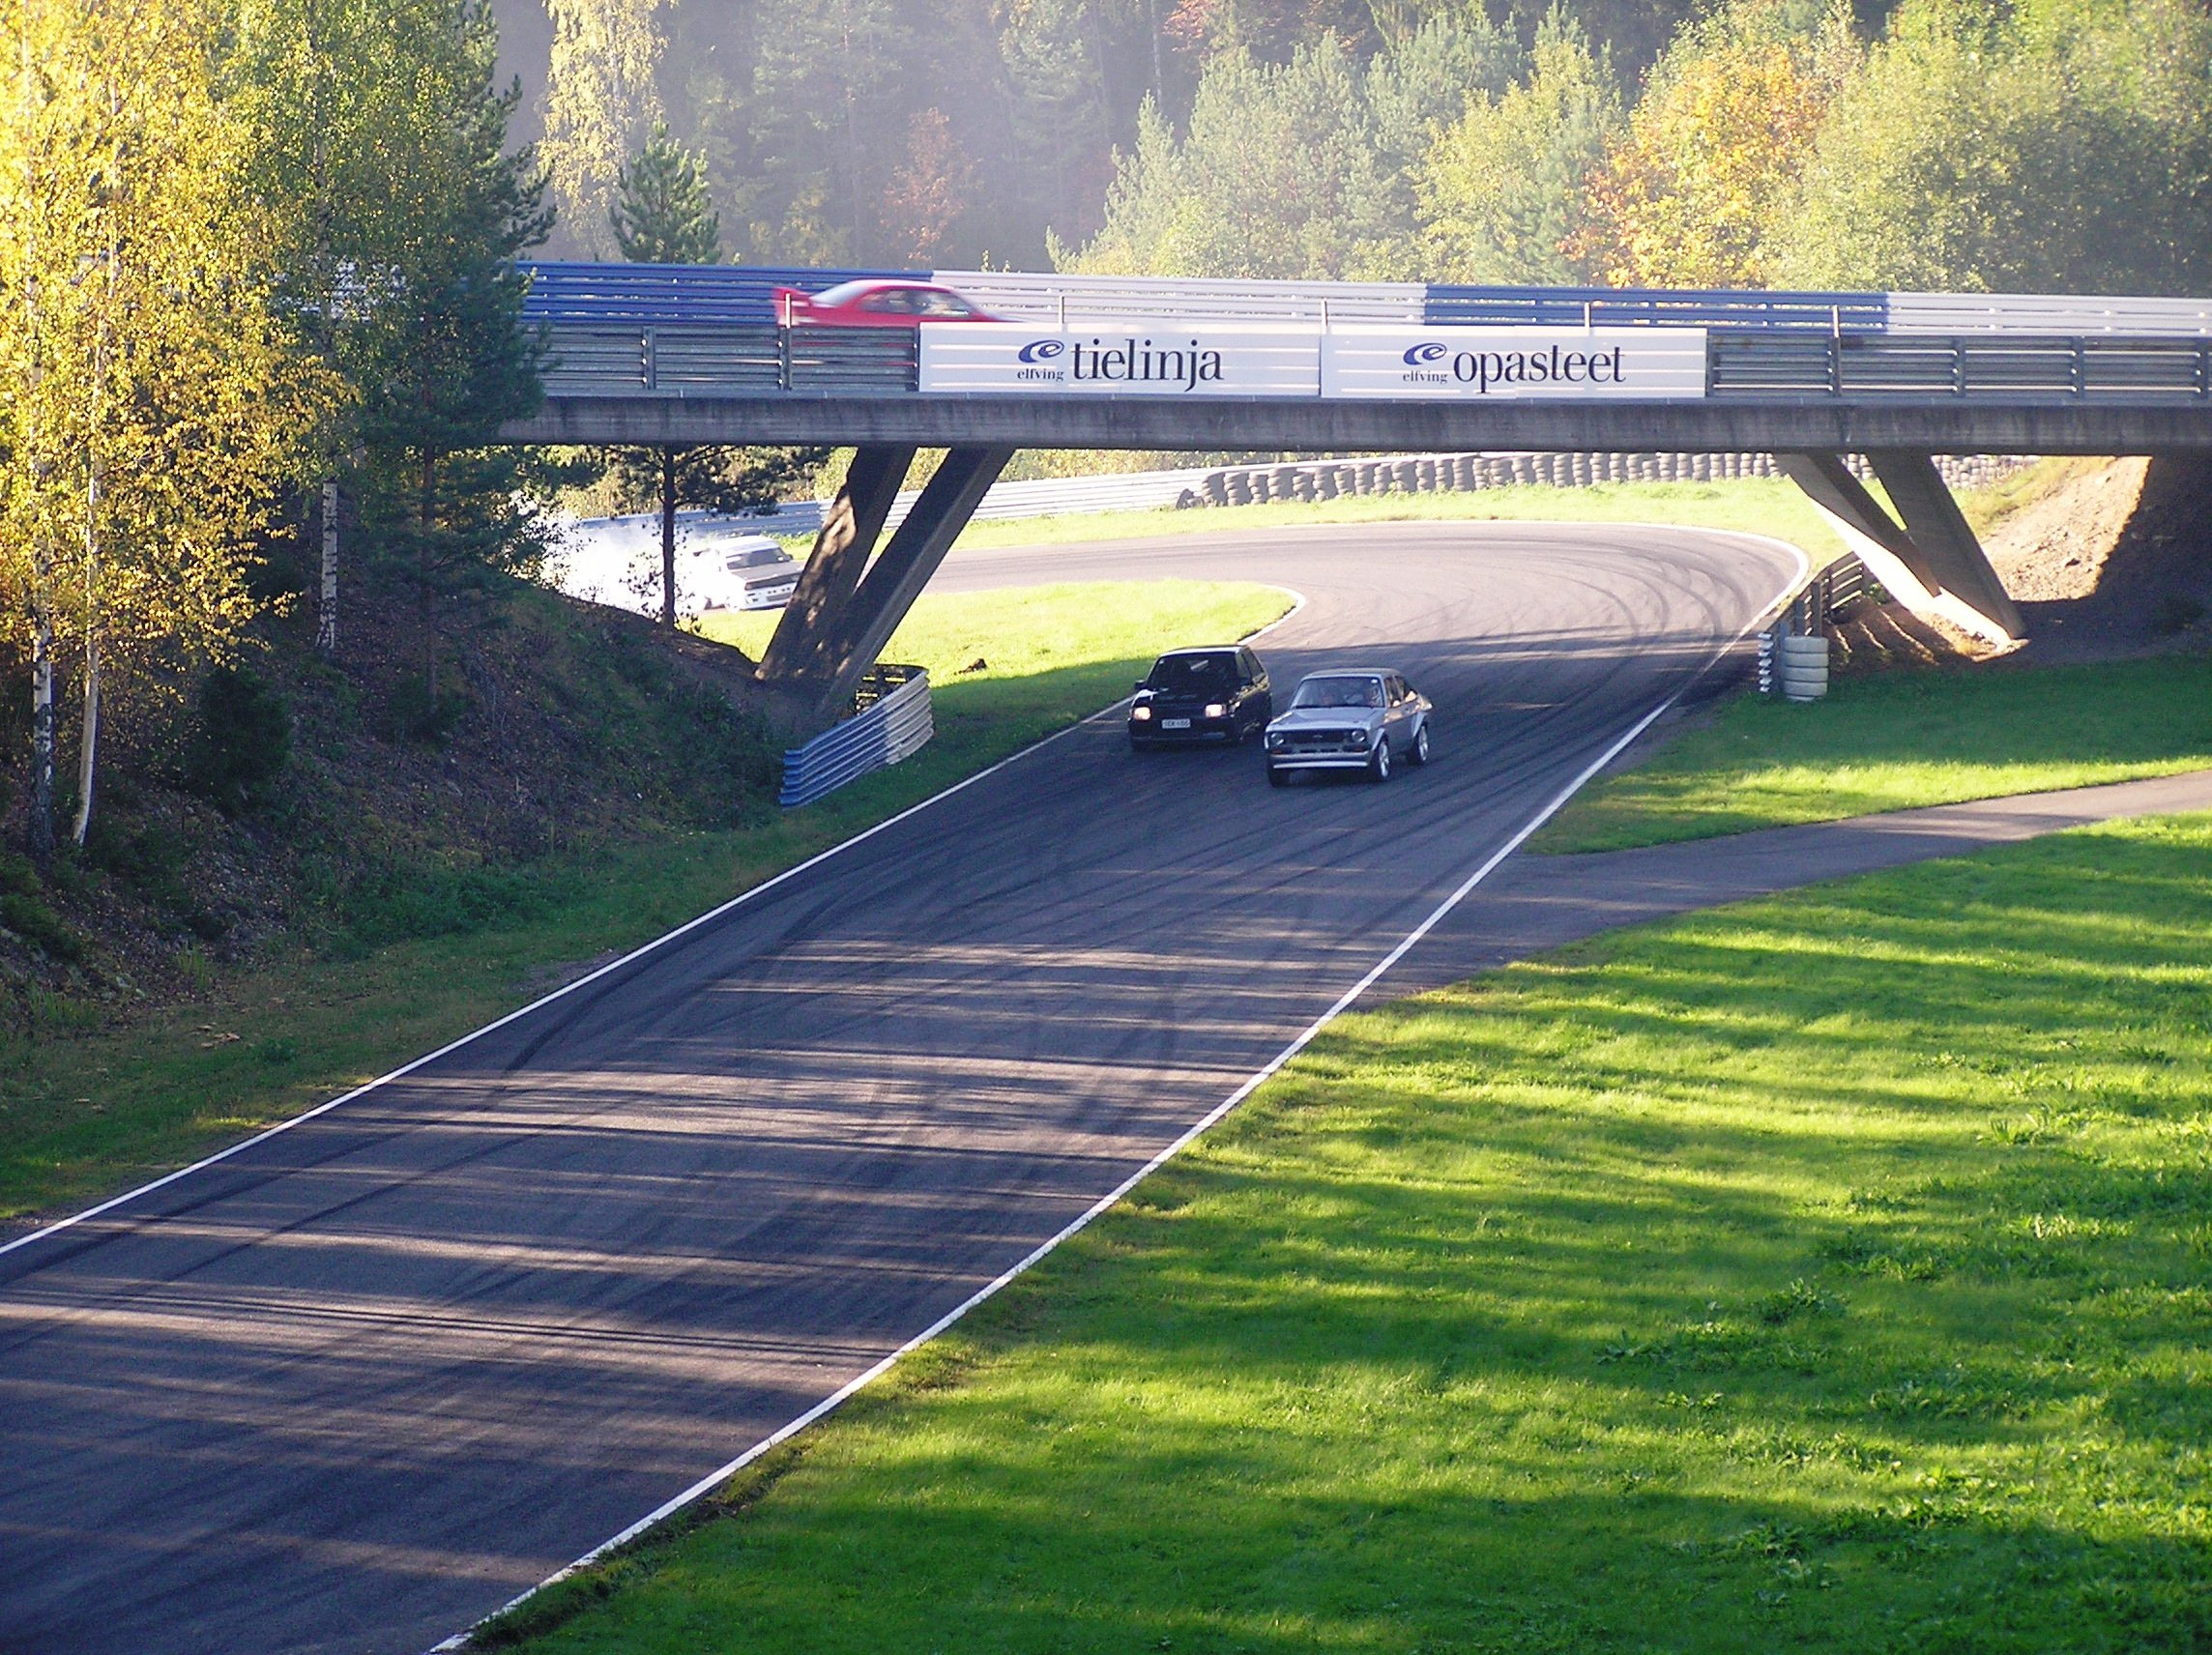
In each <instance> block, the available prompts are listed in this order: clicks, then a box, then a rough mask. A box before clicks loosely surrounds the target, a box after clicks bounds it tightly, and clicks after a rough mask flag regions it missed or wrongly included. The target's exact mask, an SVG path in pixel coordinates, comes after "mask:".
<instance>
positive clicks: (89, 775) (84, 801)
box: [70, 638, 100, 848]
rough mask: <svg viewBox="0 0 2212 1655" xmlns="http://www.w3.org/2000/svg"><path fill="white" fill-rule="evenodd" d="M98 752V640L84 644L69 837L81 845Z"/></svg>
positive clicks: (88, 818)
mask: <svg viewBox="0 0 2212 1655" xmlns="http://www.w3.org/2000/svg"><path fill="white" fill-rule="evenodd" d="M99 755H100V641H99V640H98V639H97V638H94V639H88V640H86V643H85V646H84V740H83V744H82V745H81V746H80V747H79V748H78V749H77V758H76V821H75V822H74V823H73V825H72V826H71V827H70V839H71V841H72V842H73V844H75V845H77V846H78V847H80V848H81V847H82V846H83V844H84V836H85V835H86V834H87V833H89V832H90V831H91V830H92V781H93V773H94V770H95V768H96V767H97V766H98V764H99Z"/></svg>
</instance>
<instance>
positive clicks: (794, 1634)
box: [530, 819, 2212, 1655]
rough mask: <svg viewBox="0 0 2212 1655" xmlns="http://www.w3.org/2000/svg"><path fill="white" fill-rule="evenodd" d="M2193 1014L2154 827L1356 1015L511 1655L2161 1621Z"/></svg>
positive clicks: (2189, 1441) (2210, 830)
mask: <svg viewBox="0 0 2212 1655" xmlns="http://www.w3.org/2000/svg"><path fill="white" fill-rule="evenodd" d="M2208 995H2212V822H2208V821H2207V820H2205V819H2194V820H2189V821H2185V822H2181V823H2169V824H2164V825H2159V824H2135V825H2128V826H2123V827H2110V828H2106V829H2099V830H2095V831H2090V832H2081V833H2074V834H2068V835H2065V836H2062V837H2057V838H2052V839H2048V840H2044V841H2041V842H2038V843H2035V844H2032V845H2026V846H2021V847H2016V848H2010V849H2007V850H2004V851H2000V852H1996V853H1992V854H1988V855H1984V856H1980V857H1973V858H1970V859H1964V860H1959V861H1950V862H1937V863H1931V864H1925V865H1922V866H1919V867H1915V868H1911V869H1908V870H1905V871H1902V872H1898V873H1894V874H1887V875H1882V876H1878V877H1873V878H1866V879H1859V880H1854V881H1850V882H1848V883H1842V884H1838V885H1835V886H1827V887H1823V888H1819V889H1816V890H1813V891H1810V892H1805V893H1799V894H1795V895H1792V896H1790V897H1786V898H1780V899H1775V900H1769V901H1764V902H1761V903H1757V904H1751V905H1745V906H1742V907H1737V908H1733V909H1729V910H1724V911H1719V912H1715V913H1713V914H1711V915H1703V916H1699V917H1695V918H1691V919H1687V920H1682V921H1677V922H1672V923H1669V924H1667V925H1665V926H1661V927H1654V928H1648V929H1644V930H1640V931H1634V932H1629V933H1624V934H1620V935H1617V936H1615V937H1614V938H1610V939H1607V940H1605V941H1603V942H1600V943H1597V944H1588V945H1584V946H1581V947H1578V948H1575V949H1572V950H1568V951H1566V952H1564V953H1561V954H1557V955H1554V956H1551V957H1549V958H1546V959H1543V960H1539V961H1535V962H1531V963H1528V964H1525V965H1522V966H1518V967H1515V968H1512V969H1510V970H1507V971H1504V972H1501V973H1496V974H1494V975H1491V976H1488V977H1485V978H1482V979H1479V980H1477V981H1475V982H1473V983H1470V984H1466V985H1462V986H1460V987H1458V988H1455V989H1452V990H1448V991H1445V992H1443V993H1441V994H1436V995H1431V996H1427V997H1424V998H1421V999H1418V1000H1414V1001H1410V1002H1404V1003H1402V1004H1400V1005H1397V1006H1395V1007H1391V1008H1389V1009H1386V1010H1383V1011H1381V1012H1378V1013H1374V1014H1369V1015H1363V1016H1357V1017H1353V1018H1349V1019H1346V1020H1345V1021H1343V1022H1340V1023H1339V1024H1338V1025H1336V1026H1335V1028H1334V1029H1333V1030H1332V1031H1330V1032H1329V1033H1328V1034H1327V1035H1325V1036H1324V1038H1323V1039H1322V1040H1321V1041H1320V1042H1318V1043H1317V1044H1316V1046H1315V1047H1314V1048H1313V1049H1312V1050H1311V1051H1310V1052H1309V1053H1308V1054H1307V1055H1306V1056H1305V1057H1303V1058H1302V1059H1300V1060H1298V1061H1297V1062H1296V1063H1295V1064H1294V1065H1293V1066H1292V1068H1291V1069H1290V1070H1289V1071H1288V1072H1287V1073H1286V1074H1285V1075H1284V1076H1283V1077H1281V1078H1280V1079H1278V1080H1277V1081H1275V1082H1273V1083H1271V1084H1270V1085H1269V1086H1268V1087H1266V1089H1263V1090H1262V1091H1261V1092H1260V1093H1259V1094H1257V1095H1256V1096H1255V1097H1254V1099H1253V1100H1252V1101H1251V1103H1249V1104H1248V1105H1247V1106H1246V1108H1245V1109H1244V1110H1243V1111H1242V1112H1241V1113H1240V1114H1239V1115H1238V1116H1237V1117H1233V1118H1231V1120H1230V1121H1229V1122H1227V1123H1226V1124H1225V1125H1224V1126H1223V1127H1222V1128H1221V1129H1219V1130H1218V1131H1217V1132H1216V1133H1215V1134H1214V1135H1212V1136H1211V1137H1210V1138H1209V1139H1208V1140H1206V1141H1204V1142H1202V1143H1201V1144H1200V1145H1199V1146H1197V1147H1194V1148H1193V1149H1192V1150H1191V1151H1190V1152H1189V1153H1188V1154H1187V1155H1186V1156H1184V1157H1183V1158H1182V1159H1181V1160H1180V1161H1179V1162H1178V1163H1176V1164H1175V1165H1174V1166H1172V1167H1171V1168H1169V1169H1168V1170H1167V1171H1165V1172H1163V1173H1162V1174H1160V1175H1159V1176H1155V1177H1154V1178H1152V1179H1151V1180H1150V1181H1149V1182H1148V1183H1147V1184H1145V1185H1144V1186H1143V1187H1142V1188H1141V1189H1140V1190H1139V1191H1138V1192H1137V1194H1136V1195H1135V1196H1134V1197H1133V1198H1132V1199H1131V1201H1130V1202H1129V1203H1128V1204H1126V1205H1124V1206H1123V1207H1122V1208H1121V1209H1119V1210H1118V1211H1116V1212H1115V1213H1113V1214H1111V1215H1109V1216H1108V1217H1107V1218H1106V1219H1105V1220H1103V1221H1102V1222H1101V1223H1100V1224H1099V1225H1097V1226H1096V1227H1094V1228H1093V1229H1092V1230H1091V1231H1090V1232H1088V1233H1087V1234H1085V1235H1084V1236H1082V1237H1080V1238H1079V1239H1078V1240H1076V1241H1075V1242H1074V1243H1072V1244H1070V1245H1069V1246H1068V1247H1066V1248H1065V1249H1063V1250H1062V1252H1061V1253H1060V1254H1058V1255H1057V1256H1056V1257H1055V1258H1054V1259H1053V1260H1051V1261H1049V1262H1048V1263H1046V1264H1045V1265H1044V1266H1043V1267H1042V1268H1041V1269H1040V1270H1039V1271H1038V1272H1037V1273H1036V1274H1035V1275H1033V1276H1032V1277H1030V1278H1027V1279H1026V1280H1025V1281H1024V1282H1022V1283H1020V1284H1017V1286H1016V1287H1015V1288H1013V1289H1011V1290H1009V1291H1008V1292H1006V1293H1004V1294H1003V1295H1002V1296H1001V1297H1000V1298H999V1299H997V1300H995V1301H993V1302H992V1303H991V1304H990V1305H988V1306H986V1307H985V1308H984V1309H983V1310H982V1311H981V1312H980V1313H978V1314H977V1315H976V1316H975V1317H974V1318H972V1319H971V1320H970V1321H968V1322H967V1323H965V1324H964V1325H963V1327H962V1328H961V1329H960V1330H958V1331H957V1332H956V1334H955V1335H954V1336H952V1337H950V1338H948V1339H946V1341H943V1342H941V1344H940V1346H939V1347H937V1348H934V1350H932V1351H931V1352H928V1353H925V1354H924V1356H923V1358H922V1359H921V1360H919V1361H917V1363H915V1364H913V1365H912V1368H911V1371H910V1372H909V1373H908V1375H907V1377H906V1378H905V1379H903V1380H899V1379H894V1380H892V1381H888V1383H887V1386H886V1388H885V1390H884V1391H882V1392H881V1393H879V1394H876V1395H874V1396H869V1395H866V1394H863V1397H862V1398H861V1399H859V1401H857V1402H856V1403H855V1404H854V1405H852V1407H851V1408H849V1410H848V1411H847V1412H846V1413H845V1414H843V1415H841V1416H839V1417H837V1418H835V1419H833V1420H832V1421H831V1422H829V1424H828V1425H826V1426H824V1427H821V1428H818V1429H817V1430H816V1431H815V1432H814V1433H812V1434H811V1435H810V1436H809V1437H805V1438H801V1439H800V1443H801V1446H800V1447H799V1448H798V1449H797V1450H796V1451H795V1450H792V1449H788V1448H787V1449H786V1450H784V1451H782V1456H781V1458H780V1459H778V1460H776V1461H775V1463H774V1464H773V1466H771V1468H770V1469H769V1471H767V1472H766V1473H764V1474H763V1475H761V1476H759V1477H757V1478H755V1479H754V1480H753V1482H752V1483H751V1484H750V1486H749V1487H747V1488H746V1489H744V1490H743V1491H742V1493H741V1495H740V1496H739V1498H740V1501H741V1503H742V1504H744V1506H745V1509H743V1510H742V1512H741V1513H739V1514H738V1515H736V1516H734V1517H727V1518H722V1519H718V1520H714V1521H708V1522H704V1523H702V1524H700V1525H698V1526H697V1527H695V1528H693V1529H692V1530H691V1531H690V1532H688V1533H686V1534H684V1535H682V1536H680V1537H678V1538H676V1539H674V1540H672V1541H667V1542H663V1543H661V1544H658V1545H656V1546H654V1547H651V1548H649V1549H647V1550H645V1551H644V1552H642V1553H634V1554H632V1555H631V1556H629V1557H627V1558H626V1559H623V1560H620V1561H618V1562H617V1563H616V1564H615V1565H614V1566H613V1567H612V1569H611V1570H608V1571H604V1572H602V1573H601V1574H600V1575H598V1576H597V1577H592V1578H587V1579H586V1580H584V1581H581V1582H575V1583H573V1584H572V1585H571V1586H569V1587H568V1588H564V1591H563V1594H562V1598H561V1600H560V1602H559V1603H558V1604H554V1603H547V1604H544V1605H543V1606H542V1610H541V1611H540V1612H547V1611H552V1610H554V1609H556V1608H563V1607H565V1608H566V1609H567V1610H569V1611H575V1617H574V1618H572V1619H568V1620H567V1621H566V1622H564V1623H561V1624H559V1625H557V1626H556V1627H555V1628H554V1629H553V1630H551V1631H549V1632H547V1633H545V1634H544V1635H543V1636H541V1637H540V1638H538V1640H536V1641H533V1642H532V1643H531V1644H530V1647H531V1648H532V1649H533V1650H537V1651H540V1652H544V1655H552V1652H555V1651H562V1652H583V1651H598V1650H608V1651H612V1650H621V1651H624V1652H625V1655H650V1652H653V1651H670V1652H674V1651H683V1652H684V1655H699V1652H709V1651H715V1650H751V1649H776V1650H785V1651H809V1652H815V1651H825V1652H826V1651H848V1650H849V1651H871V1652H872V1651H876V1650H882V1649H914V1650H922V1651H927V1650H953V1649H960V1650H998V1649H1004V1650H1024V1651H1026V1650H1044V1649H1058V1650H1100V1651H1107V1650H1113V1651H1121V1650H1133V1649H1170V1650H1174V1651H1177V1652H1178V1655H1182V1652H1190V1651H1231V1650H1242V1651H1282V1652H1285V1655H1288V1652H1290V1651H1298V1652H1301V1655H1302V1652H1305V1651H1311V1650H1315V1649H1332V1650H1360V1651H1369V1650H1371V1651H1404V1652H1407V1655H1411V1652H1412V1651H1415V1650H1424V1651H1439V1650H1466V1651H1474V1650H1521V1651H1573V1652H1577V1655H1580V1652H1583V1651H1589V1650H1668V1651H1764V1650H1772V1649H1779V1648H1799V1649H1823V1650H1835V1651H1849V1652H1851V1655H1869V1652H1874V1651H1931V1650H1958V1651H1967V1650H1971V1651H1976V1652H1983V1655H1987V1652H1992V1651H2038V1652H2041V1651H2052V1650H2079V1651H2107V1650H2110V1651H2119V1650H2131V1651H2144V1650H2174V1651H2179V1650H2185V1649H2188V1650H2194V1649H2201V1648H2203V1647H2205V1644H2206V1640H2208V1639H2212V1589H2208V1587H2207V1584H2206V1582H2207V1581H2212V1510H2208V1508H2207V1506H2206V1504H2205V1500H2204V1489H2205V1487H2206V1486H2207V1478H2208V1477H2212V1451H2208V1450H2207V1447H2206V1444H2207V1443H2208V1442H2212V1385H2208V1384H2207V1380H2208V1379H2212V1359H2208V1358H2207V1356H2206V1353H2205V1350H2204V1348H2203V1337H2202V1336H2203V1331H2204V1328H2205V1326H2206V1319H2207V1317H2208V1316H2212V1297H2208V1296H2207V1288H2206V1281H2207V1270H2208V1267H2212V1225H2208V1224H2207V1217H2206V1215H2207V1211H2208V1206H2207V1204H2208V1202H2212V1114H2208V1113H2207V1108H2206V1101H2205V1100H2206V1098H2207V1096H2208V1095H2212V1034H2208V1031H2207V1029H2206V1026H2205V1022H2204V1017H2203V1008H2204V1006H2205V1004H2206V1003H2207V996H2208ZM601 1591H607V1592H611V1596H608V1597H606V1598H605V1599H604V1600H603V1601H595V1598H596V1594H597V1593H599V1592H601Z"/></svg>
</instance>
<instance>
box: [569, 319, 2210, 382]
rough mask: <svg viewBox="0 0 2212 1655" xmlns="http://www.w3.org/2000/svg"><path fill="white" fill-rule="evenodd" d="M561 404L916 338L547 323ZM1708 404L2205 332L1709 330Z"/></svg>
mask: <svg viewBox="0 0 2212 1655" xmlns="http://www.w3.org/2000/svg"><path fill="white" fill-rule="evenodd" d="M547 332H548V336H549V339H550V343H551V355H550V360H549V366H548V368H547V370H546V373H545V389H546V390H547V392H550V393H551V394H553V395H556V396H564V395H571V396H622V395H640V396H684V395H702V394H704V395H768V394H774V393H778V392H788V393H792V394H798V395H814V396H821V395H829V394H836V395H870V394H883V395H896V394H900V393H904V392H913V391H914V390H915V389H916V386H917V338H916V334H915V331H914V330H913V329H910V328H804V327H801V328H778V327H775V326H773V325H765V324H730V325H727V326H720V327H713V326H706V327H702V326H696V325H683V326H670V325H660V324H653V323H629V324H621V323H614V322H601V323H591V324H562V323H555V324H553V325H552V326H550V327H549V328H548V330H547ZM1705 351H1706V356H1705V391H1706V394H1707V395H1708V396H1711V397H1714V398H1718V399H1724V400H1732V401H1743V400H1808V399H1813V400H1823V399H1829V398H1847V399H1854V400H1879V399H1883V398H1890V397H1895V398H1910V399H1915V400H1927V399H1930V398H1936V399H1941V398H1950V397H1958V398H1964V399H1967V400H1974V399H1984V400H2002V401H2007V402H2019V401H2022V400H2023V399H2028V400H2034V399H2048V400H2052V401H2083V400H2086V401H2096V400H2118V399H2125V400H2129V401H2138V402H2141V401H2164V400H2201V399H2205V398H2207V397H2208V396H2212V336H2203V337H2196V338H2190V337H2159V338H2152V337H2134V338H2131V337H2126V336H2121V335H2110V334H2090V335H2074V336H2071V337H2035V336H2032V335H2026V334H1948V335H1945V334H1848V333H1847V334H1836V333H1832V332H1831V333H1826V334H1819V333H1810V332H1791V331H1786V330H1779V329H1777V330H1772V331H1764V332H1759V331H1745V332H1732V331H1728V330H1725V329H1713V330H1711V331H1709V332H1708V334H1707V335H1706V342H1705Z"/></svg>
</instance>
